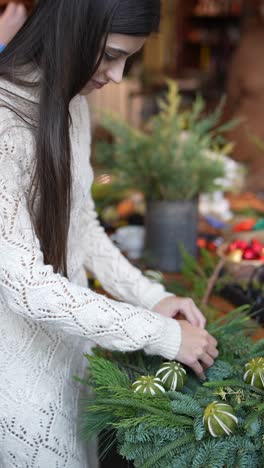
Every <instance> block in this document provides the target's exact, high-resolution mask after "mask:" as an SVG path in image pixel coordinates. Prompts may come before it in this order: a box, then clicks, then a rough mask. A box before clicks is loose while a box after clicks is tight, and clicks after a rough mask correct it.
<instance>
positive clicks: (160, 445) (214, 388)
mask: <svg viewBox="0 0 264 468" xmlns="http://www.w3.org/2000/svg"><path fill="white" fill-rule="evenodd" d="M248 321H250V317H249V316H248V311H247V310H245V308H244V309H243V308H240V309H239V310H236V311H233V312H231V313H230V314H229V315H227V316H226V317H223V318H220V319H219V320H217V321H215V323H213V324H211V325H210V329H211V332H214V335H215V336H216V337H217V339H218V342H219V348H220V350H222V351H221V358H219V359H217V360H216V362H215V365H214V366H213V367H212V368H210V369H209V370H208V371H207V373H206V374H207V381H206V382H205V383H204V384H202V383H201V382H200V380H199V379H198V378H197V377H196V376H195V375H194V374H192V373H191V371H188V374H189V375H188V381H187V384H186V385H185V387H184V388H183V390H182V392H167V393H165V394H162V395H158V396H155V397H153V396H147V395H142V394H137V393H134V392H133V391H132V390H131V385H132V382H133V381H134V379H135V378H137V377H138V375H147V374H151V375H152V374H154V373H155V372H156V371H157V369H158V368H159V366H160V363H161V358H159V357H151V356H146V355H145V354H144V353H142V352H136V353H130V354H129V353H126V354H122V353H117V352H115V353H109V352H106V351H104V350H102V349H96V352H95V354H94V355H93V356H86V357H87V359H88V360H89V370H90V373H91V379H90V380H91V381H92V384H93V387H94V392H95V396H94V397H93V399H91V400H89V401H87V402H86V404H85V405H84V409H83V434H84V435H85V437H86V438H87V437H89V436H91V435H94V434H96V433H98V432H100V431H102V430H104V431H105V430H116V431H117V432H116V434H115V436H116V437H117V440H118V444H119V452H120V453H121V455H123V456H124V457H125V458H126V459H127V460H130V461H133V462H134V465H135V467H140V468H174V467H176V468H178V467H181V466H190V467H193V468H198V467H199V468H208V467H211V468H224V467H225V468H228V467H230V468H231V467H234V466H236V467H246V466H247V467H252V468H253V467H254V468H257V467H259V468H260V467H261V466H263V463H262V462H263V445H264V391H263V390H260V389H258V388H254V387H251V386H250V385H248V384H246V383H245V382H244V381H243V373H244V364H245V363H246V362H247V361H249V360H250V359H251V358H252V357H253V356H255V354H256V353H258V352H262V351H263V349H264V340H262V341H261V342H259V343H254V342H253V341H252V340H251V338H250V337H249V336H246V335H247V333H248V328H247V322H248ZM235 330H237V332H238V333H237V334H236V335H235V339H234V333H235ZM243 332H244V333H245V334H243ZM227 343H228V350H226V352H224V350H225V347H226V346H227ZM215 400H218V401H224V402H225V403H228V404H230V405H231V406H232V407H233V408H234V409H235V412H236V415H237V417H238V421H239V425H238V429H237V432H236V434H235V435H232V436H229V437H223V438H219V439H212V437H211V436H210V434H208V433H207V432H206V431H205V428H204V426H203V412H204V409H205V407H206V406H207V405H208V404H209V403H211V402H212V401H215ZM111 443H112V442H111V439H110V442H109V443H108V444H107V445H108V446H110V445H111ZM186 460H187V462H188V464H187V465H184V463H185V461H186Z"/></svg>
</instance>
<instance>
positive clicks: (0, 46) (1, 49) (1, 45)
mask: <svg viewBox="0 0 264 468" xmlns="http://www.w3.org/2000/svg"><path fill="white" fill-rule="evenodd" d="M4 49H5V45H4V44H0V53H1V52H3V50H4Z"/></svg>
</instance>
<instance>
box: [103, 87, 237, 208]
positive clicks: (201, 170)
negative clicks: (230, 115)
mask: <svg viewBox="0 0 264 468" xmlns="http://www.w3.org/2000/svg"><path fill="white" fill-rule="evenodd" d="M222 106H223V103H220V105H219V106H218V107H217V109H216V110H215V111H214V112H212V113H210V114H208V115H205V103H204V101H203V99H202V98H201V97H200V96H198V97H197V98H196V100H195V101H194V103H193V105H192V107H191V108H190V109H189V110H186V111H181V110H180V109H181V97H180V95H179V92H178V88H177V84H176V82H174V81H172V80H169V81H168V91H167V94H166V96H165V97H164V98H163V99H160V100H159V112H158V114H157V115H155V116H154V117H153V119H152V120H151V121H150V123H149V125H148V127H147V131H146V132H143V131H139V130H136V129H134V128H132V127H130V126H129V125H128V124H126V123H125V122H123V121H122V120H120V118H119V117H116V116H113V115H111V114H104V115H103V116H102V118H101V125H102V126H103V127H104V128H105V129H107V130H108V131H109V132H111V133H112V134H113V135H114V137H115V142H114V143H108V142H100V143H98V145H97V147H96V158H97V161H98V162H99V163H103V164H104V166H105V167H108V168H109V169H111V171H112V172H113V174H114V175H115V186H116V188H117V189H118V190H121V189H123V188H135V187H136V188H137V189H138V190H141V191H142V192H143V193H144V194H145V196H146V199H147V200H191V199H194V198H196V197H197V196H198V195H199V193H201V192H210V191H213V190H215V189H216V188H218V186H217V179H219V178H221V177H223V176H224V165H223V161H221V160H220V158H212V157H210V156H211V154H212V152H217V153H222V154H226V153H227V152H228V151H230V150H231V148H230V145H227V144H226V140H225V137H224V132H225V131H227V129H228V128H230V127H232V126H233V125H234V124H235V123H234V122H232V123H228V124H225V125H224V126H219V121H220V117H221V113H222Z"/></svg>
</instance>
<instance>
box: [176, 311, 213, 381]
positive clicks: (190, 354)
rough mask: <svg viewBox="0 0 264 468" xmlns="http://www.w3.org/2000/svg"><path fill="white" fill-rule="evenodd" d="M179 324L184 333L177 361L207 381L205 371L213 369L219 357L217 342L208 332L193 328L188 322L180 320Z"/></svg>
mask: <svg viewBox="0 0 264 468" xmlns="http://www.w3.org/2000/svg"><path fill="white" fill-rule="evenodd" d="M178 323H179V325H180V327H181V331H182V343H181V346H180V350H179V352H178V354H177V356H176V359H177V360H178V361H180V362H181V363H183V364H186V365H187V366H189V367H190V368H191V369H192V370H193V371H194V372H195V373H196V374H197V375H198V377H200V378H201V379H203V380H205V374H204V370H206V369H208V368H209V367H211V366H212V365H213V364H214V360H215V359H216V358H217V356H218V355H219V352H218V350H217V349H216V346H217V341H216V339H215V338H214V337H213V336H211V335H210V334H209V333H208V332H207V331H206V330H204V329H202V328H198V327H193V326H192V325H190V323H188V322H187V321H186V320H179V321H178Z"/></svg>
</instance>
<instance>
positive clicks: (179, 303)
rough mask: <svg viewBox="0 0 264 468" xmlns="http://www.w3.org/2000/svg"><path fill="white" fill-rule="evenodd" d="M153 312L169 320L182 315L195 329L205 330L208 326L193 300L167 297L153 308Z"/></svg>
mask: <svg viewBox="0 0 264 468" xmlns="http://www.w3.org/2000/svg"><path fill="white" fill-rule="evenodd" d="M153 311H154V312H158V313H159V314H161V315H164V317H169V318H175V317H176V316H177V314H179V313H180V314H181V315H183V316H184V317H185V318H186V320H188V322H189V323H190V324H191V325H193V326H194V327H200V328H204V327H205V324H206V319H205V317H204V316H203V314H202V312H201V311H200V310H199V309H198V307H196V305H195V303H194V302H193V300H192V299H189V298H185V297H178V296H168V297H165V299H162V300H161V301H160V302H158V304H156V305H155V307H153Z"/></svg>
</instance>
